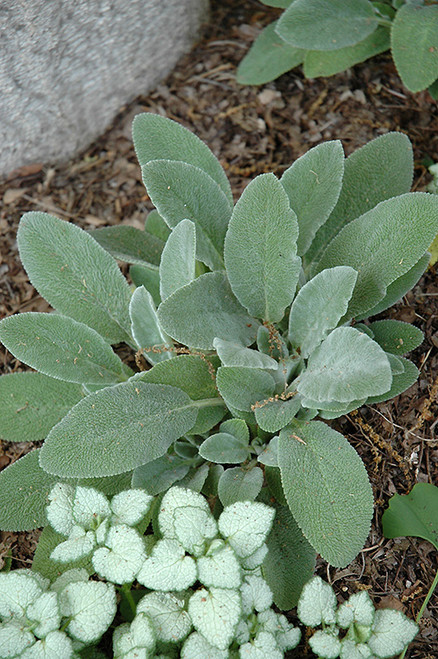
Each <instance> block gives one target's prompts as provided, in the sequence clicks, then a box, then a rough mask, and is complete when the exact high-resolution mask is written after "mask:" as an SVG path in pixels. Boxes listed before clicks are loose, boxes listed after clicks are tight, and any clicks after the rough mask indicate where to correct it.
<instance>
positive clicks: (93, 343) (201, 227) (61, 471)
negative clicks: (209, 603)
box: [0, 114, 438, 609]
mask: <svg viewBox="0 0 438 659" xmlns="http://www.w3.org/2000/svg"><path fill="white" fill-rule="evenodd" d="M133 130H134V144H135V148H136V152H137V156H138V159H139V163H140V166H141V168H142V175H143V180H144V183H145V186H146V189H147V192H148V195H149V197H150V199H151V200H152V203H153V204H154V205H155V207H156V209H155V210H153V211H152V212H151V213H150V214H149V215H148V217H147V219H146V224H145V230H144V231H142V230H139V229H135V228H133V227H129V226H115V227H109V228H102V229H97V230H94V231H92V232H90V233H87V232H85V231H83V230H81V229H79V228H78V227H77V226H74V225H73V224H71V223H69V222H66V221H63V220H60V219H57V218H55V217H52V216H50V215H47V214H45V213H39V212H30V213H26V214H25V215H24V216H23V218H22V220H21V222H20V226H19V229H18V235H17V241H18V247H19V252H20V257H21V260H22V263H23V265H24V267H25V269H26V271H27V273H28V276H29V279H30V281H31V282H32V284H33V285H34V286H35V288H36V289H37V291H38V292H39V293H40V294H41V295H42V296H44V297H45V299H46V300H47V301H48V302H49V304H50V305H51V306H52V307H53V309H54V312H53V313H21V314H17V315H13V316H10V317H8V318H5V319H4V320H3V321H2V322H1V323H0V339H1V341H2V342H3V343H4V345H5V346H6V348H7V349H8V350H9V351H10V352H11V353H12V354H13V355H14V356H15V357H16V358H17V359H19V360H20V361H22V362H23V363H25V364H27V365H28V366H30V367H32V368H33V369H35V370H36V371H38V372H24V373H13V374H9V375H4V376H2V377H1V378H0V398H1V409H2V424H1V437H2V439H4V440H7V441H11V442H17V441H20V442H21V441H39V440H44V443H43V444H42V446H41V448H38V449H36V450H34V451H32V452H31V453H29V454H27V455H25V456H24V457H23V458H21V459H20V460H18V461H17V462H15V463H14V464H12V465H11V466H9V467H8V468H7V469H5V470H4V471H3V472H2V473H1V474H0V528H2V529H4V530H27V529H32V528H36V527H41V526H44V525H45V524H46V523H47V515H46V505H47V501H48V498H47V497H48V494H49V492H50V491H51V490H52V488H53V487H54V485H55V484H56V483H63V484H64V485H63V486H62V487H63V488H64V489H65V491H67V490H68V491H70V490H69V488H74V487H76V486H81V487H94V488H97V489H98V490H100V491H101V492H102V493H103V494H105V495H108V496H113V495H116V494H118V493H119V492H121V491H123V490H125V489H126V488H129V487H131V486H132V487H134V488H142V489H144V490H145V491H146V492H147V493H148V495H150V496H155V495H161V494H162V493H165V492H166V491H167V490H168V489H169V488H170V487H171V486H173V485H174V484H178V485H179V486H181V487H184V488H189V489H192V490H194V491H195V492H202V493H203V494H206V495H207V496H209V497H210V499H211V502H212V503H214V506H215V507H214V511H215V514H216V515H220V513H221V510H222V508H223V507H226V506H231V505H233V504H235V503H236V502H239V501H259V502H263V503H264V504H265V505H270V506H271V507H272V508H274V509H275V511H276V522H275V524H274V525H273V527H272V530H271V532H270V535H269V537H268V539H267V545H268V547H269V552H268V553H267V555H266V557H265V558H264V561H263V566H262V572H263V575H264V578H265V579H266V581H267V583H268V584H269V587H270V588H271V590H272V592H273V595H274V601H275V603H276V604H277V606H279V607H280V608H282V609H290V608H291V607H292V606H294V605H295V604H296V602H297V600H298V597H299V594H300V592H301V589H302V586H303V584H304V583H305V582H306V581H307V580H308V579H309V578H310V577H311V576H312V574H313V569H314V560H315V555H316V552H318V553H319V554H321V555H322V556H323V558H324V559H325V560H327V561H328V562H329V563H330V564H332V565H334V566H345V565H347V564H348V563H349V562H350V561H351V560H352V559H353V558H354V557H355V556H356V554H357V553H358V552H359V551H360V550H361V549H362V547H363V545H364V543H365V541H366V538H367V535H368V532H369V528H370V521H371V518H372V514H373V496H372V490H371V486H370V483H369V481H368V477H367V474H366V470H365V468H364V465H363V463H362V461H361V459H360V457H359V456H358V454H357V452H356V451H355V450H354V449H353V447H352V446H351V445H350V444H349V442H348V440H347V439H346V438H345V437H344V436H343V435H341V434H340V433H339V432H337V431H335V430H334V429H333V428H331V427H330V425H329V423H327V421H329V420H330V419H334V418H336V417H339V416H341V415H343V414H346V413H348V412H349V411H351V410H354V409H356V408H358V407H359V406H361V405H364V404H372V403H375V402H380V401H384V400H388V399H391V398H393V397H394V396H397V395H398V394H399V393H401V392H402V391H404V390H405V389H406V388H408V387H409V386H411V385H412V384H413V383H414V382H415V381H416V379H417V376H418V371H417V369H416V367H415V366H414V365H413V364H412V363H411V362H410V361H409V360H408V359H406V358H405V357H404V355H405V353H407V352H409V351H410V350H412V349H413V348H415V347H416V346H418V345H419V344H420V343H421V341H422V336H423V335H422V333H421V331H420V330H419V329H417V328H416V327H413V326H412V325H409V324H407V323H404V322H400V321H397V320H392V319H387V320H374V321H370V320H368V318H369V317H371V316H374V315H375V314H377V313H379V312H381V311H383V310H385V309H387V308H388V307H390V306H391V305H392V304H394V303H395V302H396V301H397V300H399V299H400V298H401V297H402V296H403V295H404V294H405V293H406V292H407V291H408V290H409V289H410V288H412V286H413V285H414V284H415V283H416V282H417V281H418V279H419V278H420V276H421V274H422V273H423V271H424V270H425V268H426V266H427V264H428V260H429V254H428V253H427V251H426V250H427V247H428V246H429V245H430V244H431V242H432V240H433V239H434V237H435V235H436V233H437V232H438V197H437V196H436V195H433V194H428V193H420V192H415V193H411V192H409V190H410V187H411V183H412V176H413V158H412V149H411V145H410V142H409V140H408V138H407V137H406V136H405V135H404V134H402V133H388V134H386V135H383V136H380V137H378V138H377V139H375V140H373V141H372V142H370V143H369V144H367V145H365V146H364V147H362V148H361V149H359V150H358V151H356V152H354V153H353V154H352V155H350V156H349V157H348V158H345V157H344V152H343V149H342V145H341V143H340V142H339V141H331V142H327V143H323V144H320V145H319V146H316V147H314V148H312V149H311V150H310V151H308V152H307V153H306V154H305V155H303V156H302V157H301V158H299V159H298V160H296V162H294V163H293V165H292V166H291V167H290V168H289V169H287V170H286V171H285V172H284V173H283V175H282V177H281V179H278V178H277V177H276V176H275V175H274V174H262V175H261V176H257V177H256V178H255V179H254V180H253V181H252V182H251V183H250V184H249V185H248V186H247V188H246V189H245V190H244V192H243V194H242V196H241V197H240V199H239V200H238V201H237V203H236V204H235V205H234V204H233V198H232V194H231V189H230V185H229V182H228V180H227V178H226V175H225V173H224V171H223V169H222V167H221V165H220V164H219V162H218V160H217V159H216V157H215V156H214V155H213V154H212V153H211V152H210V150H209V149H208V147H207V146H206V145H205V144H204V143H203V142H201V141H200V140H199V139H198V138H197V137H195V136H194V135H193V134H192V133H191V132H189V131H188V130H187V129H185V128H183V127H182V126H180V125H178V124H177V123H175V122H173V121H170V120H169V119H166V118H164V117H161V116H157V115H154V114H141V115H139V116H138V117H137V118H136V119H135V121H134V129H133ZM116 260H120V261H126V262H128V263H130V264H131V268H130V271H129V274H130V280H131V282H132V283H128V281H127V280H126V279H125V278H124V276H123V275H122V273H121V271H120V269H119V267H118V265H117V261H116ZM120 344H123V345H124V347H123V350H119V349H118V348H116V350H115V351H114V350H113V349H112V347H111V346H112V345H116V346H120ZM129 350H131V351H132V354H133V355H134V354H135V357H136V363H137V368H136V372H134V371H133V370H131V368H130V367H129V366H128V365H127V364H125V363H124V362H123V361H122V359H121V358H120V356H119V354H127V352H129ZM130 363H131V364H132V363H133V360H131V362H130ZM316 417H319V419H316ZM264 485H265V486H267V488H268V490H266V487H265V488H263V486H264ZM262 488H263V489H262ZM106 510H107V509H106ZM111 515H117V512H116V511H114V510H113V511H112V513H110V512H108V510H107V512H106V513H105V519H112V518H111ZM108 523H109V522H108ZM118 530H119V531H120V529H118ZM70 533H73V534H74V537H70ZM127 533H128V531H127ZM78 534H79V535H78ZM90 534H91V535H90ZM66 535H68V536H69V539H68V540H65V538H64V541H65V542H67V545H64V549H61V548H60V549H59V551H60V552H62V551H67V547H68V546H70V545H69V544H68V543H70V542H71V541H73V540H74V542H75V543H84V544H85V545H86V546H87V547H88V546H90V543H94V542H97V540H96V539H97V535H98V530H97V528H94V526H93V527H90V528H87V529H86V530H85V531H84V532H82V531H80V530H79V529H77V528H76V526H75V525H73V526H72V527H71V529H69V531H68V534H66ZM128 535H129V533H128ZM128 535H127V537H128ZM45 537H46V536H45V535H44V534H43V538H42V540H44V538H45ZM87 543H88V544H87ZM97 544H99V543H97ZM97 551H98V552H100V553H101V556H103V553H102V552H103V548H102V547H100V548H99V549H98V550H97ZM106 551H111V546H110V545H108V546H107V549H106V550H105V552H106ZM96 560H97V559H96Z"/></svg>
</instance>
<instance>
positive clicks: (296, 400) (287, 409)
mask: <svg viewBox="0 0 438 659" xmlns="http://www.w3.org/2000/svg"><path fill="white" fill-rule="evenodd" d="M300 408H301V398H300V396H294V397H293V398H289V400H273V401H268V402H267V403H265V404H263V405H260V406H259V407H256V408H255V410H254V412H255V417H256V421H257V423H258V425H259V426H260V428H261V429H262V430H265V431H266V432H277V430H281V428H284V427H285V426H287V424H288V423H289V421H291V420H292V419H293V418H294V416H295V415H296V413H297V412H298V410H299V409H300Z"/></svg>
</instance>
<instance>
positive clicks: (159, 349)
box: [129, 286, 173, 365]
mask: <svg viewBox="0 0 438 659" xmlns="http://www.w3.org/2000/svg"><path fill="white" fill-rule="evenodd" d="M129 315H130V318H131V332H132V336H133V337H134V340H135V342H136V344H137V346H138V347H139V348H143V355H144V357H145V359H147V360H148V362H150V363H151V364H152V365H153V364H157V363H158V362H162V361H165V360H168V359H170V358H171V357H172V356H173V354H172V352H171V351H170V348H171V344H172V342H171V341H170V340H169V337H167V336H166V335H165V333H164V332H163V330H162V329H161V327H160V323H159V321H158V316H157V312H156V309H155V304H154V301H153V299H152V295H151V294H150V293H149V292H148V291H147V290H146V289H145V288H144V286H139V288H136V289H135V291H134V293H133V295H132V298H131V302H130V305H129Z"/></svg>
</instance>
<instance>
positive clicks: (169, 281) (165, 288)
mask: <svg viewBox="0 0 438 659" xmlns="http://www.w3.org/2000/svg"><path fill="white" fill-rule="evenodd" d="M195 262H196V234H195V225H194V224H193V222H191V221H190V220H181V222H180V223H179V224H177V225H176V227H175V228H174V229H173V231H172V233H171V234H170V236H169V238H168V239H167V242H166V244H165V246H164V249H163V253H162V255H161V262H160V294H161V299H162V300H165V299H166V298H167V297H169V295H172V293H174V292H175V291H177V290H178V288H181V287H182V286H185V285H186V284H190V282H191V281H193V280H194V278H195Z"/></svg>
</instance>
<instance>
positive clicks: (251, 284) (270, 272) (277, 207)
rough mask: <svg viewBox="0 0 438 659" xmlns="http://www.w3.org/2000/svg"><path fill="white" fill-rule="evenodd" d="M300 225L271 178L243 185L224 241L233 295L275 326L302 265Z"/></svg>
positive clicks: (262, 175)
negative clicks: (298, 253)
mask: <svg viewBox="0 0 438 659" xmlns="http://www.w3.org/2000/svg"><path fill="white" fill-rule="evenodd" d="M297 238H298V223H297V218H296V215H295V213H294V212H293V211H292V210H291V209H290V207H289V200H288V197H287V194H286V192H285V191H284V188H283V186H282V185H281V183H280V182H279V181H278V179H277V178H276V177H275V176H274V174H261V175H260V176H257V178H255V179H254V180H253V181H251V183H250V184H249V185H248V186H247V187H246V189H245V191H244V192H243V194H242V196H241V197H240V199H239V201H238V202H237V204H236V206H235V208H234V211H233V214H232V216H231V220H230V225H229V228H228V231H227V235H226V238H225V252H224V256H225V266H226V269H227V275H228V278H229V281H230V284H231V288H232V290H233V293H234V295H235V296H236V297H237V299H238V300H239V302H240V303H241V304H242V305H243V306H244V307H246V308H247V309H248V311H249V313H250V314H251V315H252V316H255V317H257V318H262V319H263V320H267V321H271V322H278V321H280V320H281V319H282V318H283V315H284V310H285V308H286V307H287V306H289V304H290V303H291V302H292V299H293V297H294V294H295V288H296V285H297V282H298V274H299V270H300V267H301V262H300V260H299V259H298V258H297V257H296V253H297V245H296V241H297Z"/></svg>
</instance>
